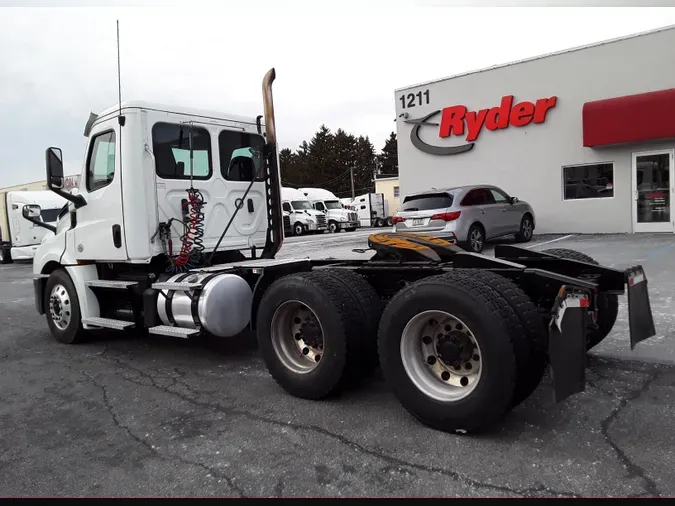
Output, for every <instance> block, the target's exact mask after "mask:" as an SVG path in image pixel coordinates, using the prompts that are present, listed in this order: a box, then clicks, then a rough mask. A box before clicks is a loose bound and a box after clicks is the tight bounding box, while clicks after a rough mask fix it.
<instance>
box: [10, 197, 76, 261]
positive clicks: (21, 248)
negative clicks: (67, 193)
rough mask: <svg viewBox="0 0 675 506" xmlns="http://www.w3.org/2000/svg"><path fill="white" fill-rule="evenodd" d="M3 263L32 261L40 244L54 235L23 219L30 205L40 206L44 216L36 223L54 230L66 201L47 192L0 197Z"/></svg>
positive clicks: (38, 217) (47, 229)
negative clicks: (43, 224)
mask: <svg viewBox="0 0 675 506" xmlns="http://www.w3.org/2000/svg"><path fill="white" fill-rule="evenodd" d="M0 200H1V202H0V233H1V235H2V240H1V241H0V262H1V263H5V264H6V263H10V262H12V261H13V260H30V259H32V258H33V256H34V255H35V251H36V250H37V248H38V246H39V245H40V243H41V242H42V241H43V240H44V239H45V238H46V237H48V236H50V235H53V232H52V231H51V230H50V229H49V228H45V227H41V226H40V225H39V224H36V223H34V222H31V221H28V220H25V219H24V218H23V208H24V206H26V205H39V206H40V209H41V212H40V215H39V216H37V217H36V219H37V220H38V221H39V222H41V223H45V224H48V225H51V226H54V225H56V222H57V217H58V214H59V212H60V211H61V209H62V208H63V206H64V204H65V203H66V199H64V198H63V197H59V196H58V195H54V193H52V192H50V191H46V190H39V191H23V190H22V191H9V192H6V193H5V194H2V195H0Z"/></svg>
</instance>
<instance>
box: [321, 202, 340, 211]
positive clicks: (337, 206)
mask: <svg viewBox="0 0 675 506" xmlns="http://www.w3.org/2000/svg"><path fill="white" fill-rule="evenodd" d="M323 203H324V204H326V208H327V209H342V205H340V201H339V200H324V201H323Z"/></svg>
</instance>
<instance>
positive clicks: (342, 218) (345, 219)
mask: <svg viewBox="0 0 675 506" xmlns="http://www.w3.org/2000/svg"><path fill="white" fill-rule="evenodd" d="M340 221H349V220H348V219H347V218H346V217H345V216H340Z"/></svg>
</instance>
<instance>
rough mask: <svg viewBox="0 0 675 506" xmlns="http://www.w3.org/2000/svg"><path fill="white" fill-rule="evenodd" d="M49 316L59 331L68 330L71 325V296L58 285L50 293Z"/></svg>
mask: <svg viewBox="0 0 675 506" xmlns="http://www.w3.org/2000/svg"><path fill="white" fill-rule="evenodd" d="M49 316H50V318H51V319H52V322H53V323H54V325H55V326H56V328H58V329H59V330H66V329H67V328H68V325H70V319H71V316H72V308H71V304H70V295H68V290H66V288H65V287H64V286H63V285H56V286H54V288H52V291H51V292H50V293H49Z"/></svg>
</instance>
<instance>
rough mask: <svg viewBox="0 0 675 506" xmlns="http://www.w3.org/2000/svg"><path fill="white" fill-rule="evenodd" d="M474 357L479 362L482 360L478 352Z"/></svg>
mask: <svg viewBox="0 0 675 506" xmlns="http://www.w3.org/2000/svg"><path fill="white" fill-rule="evenodd" d="M473 359H474V360H475V361H476V362H478V361H479V360H480V357H479V356H478V354H476V355H474V356H473Z"/></svg>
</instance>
